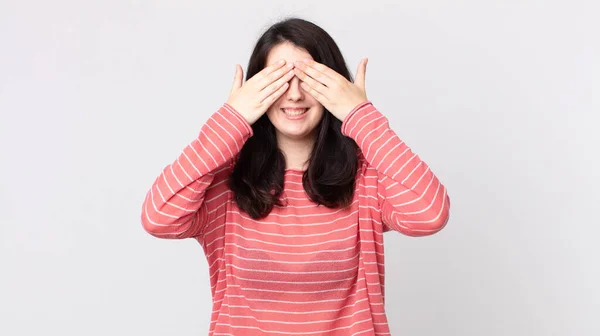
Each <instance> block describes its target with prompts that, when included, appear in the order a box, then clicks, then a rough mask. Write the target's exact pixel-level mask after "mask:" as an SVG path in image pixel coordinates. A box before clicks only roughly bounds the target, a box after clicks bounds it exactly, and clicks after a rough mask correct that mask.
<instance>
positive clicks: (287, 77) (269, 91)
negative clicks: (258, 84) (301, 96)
mask: <svg viewBox="0 0 600 336" xmlns="http://www.w3.org/2000/svg"><path fill="white" fill-rule="evenodd" d="M293 77H294V71H292V70H289V71H288V72H287V73H286V74H284V75H283V76H281V78H279V79H278V80H276V81H275V82H273V83H271V84H270V85H268V86H267V87H265V88H264V89H262V90H261V91H260V92H259V97H258V98H259V101H261V102H262V101H263V100H265V99H267V97H269V96H270V95H271V94H273V92H276V91H277V90H279V88H281V86H283V85H284V84H285V83H287V82H289V81H290V80H291V79H292V78H293Z"/></svg>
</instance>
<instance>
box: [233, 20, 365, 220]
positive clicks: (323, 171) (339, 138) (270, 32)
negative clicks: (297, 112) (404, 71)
mask: <svg viewBox="0 0 600 336" xmlns="http://www.w3.org/2000/svg"><path fill="white" fill-rule="evenodd" d="M284 42H290V43H292V44H294V45H295V46H297V47H300V48H303V49H304V50H306V51H307V52H308V53H309V54H310V55H311V56H312V58H313V59H314V60H315V61H316V62H319V63H322V64H325V65H327V66H328V67H330V68H331V69H333V70H335V71H336V72H338V73H339V74H341V75H342V76H344V77H345V78H346V79H348V80H349V81H352V75H351V74H350V71H349V70H348V67H347V66H346V63H345V61H344V57H343V56H342V53H341V51H340V49H339V48H338V46H337V44H336V43H335V41H334V40H333V38H332V37H331V36H330V35H329V34H328V33H327V32H325V30H323V29H322V28H321V27H319V26H317V25H315V24H314V23H312V22H309V21H306V20H303V19H299V18H288V19H285V20H283V21H280V22H277V23H275V24H274V25H272V26H271V27H269V28H268V29H267V30H266V31H265V32H264V33H263V34H262V36H261V37H260V38H259V39H258V41H257V43H256V46H255V47H254V50H253V52H252V55H251V56H250V61H249V63H248V70H247V73H246V80H248V79H250V78H251V77H252V76H254V75H255V74H256V73H258V72H259V71H260V70H262V69H263V68H264V67H265V64H266V60H267V56H268V54H269V52H270V51H271V49H272V48H273V47H275V46H277V45H279V44H281V43H284ZM341 126H342V122H341V121H340V120H339V119H337V118H336V117H335V116H333V115H332V114H331V113H330V112H329V111H328V110H327V109H325V108H324V113H323V117H322V119H321V121H320V122H319V124H318V126H317V135H316V141H315V144H314V147H313V149H312V152H311V155H310V158H309V161H308V168H307V170H306V171H305V172H304V174H303V177H302V184H303V186H304V189H305V190H306V193H307V194H308V196H309V197H310V199H311V200H312V201H314V202H316V203H317V204H323V205H324V206H326V207H329V208H336V207H345V206H348V205H349V204H350V203H351V202H352V199H353V195H354V187H355V179H356V173H357V169H358V156H357V153H358V146H357V144H356V142H355V141H354V140H353V139H351V138H349V137H346V136H344V135H343V134H342V132H341ZM252 130H253V133H254V134H253V136H252V137H250V138H249V139H248V140H247V141H246V142H245V144H244V146H243V147H242V149H241V151H240V153H239V156H238V157H237V159H236V162H235V166H234V168H233V171H232V174H231V176H230V178H229V187H230V189H231V190H232V192H233V194H234V200H235V202H236V203H237V205H238V207H239V208H240V209H241V210H243V211H245V212H247V213H248V214H249V215H250V217H252V218H254V219H260V218H263V217H265V216H267V215H268V214H269V213H270V212H271V210H272V209H273V206H274V205H275V204H277V205H279V206H282V205H283V204H282V203H281V200H280V196H281V193H282V191H283V182H284V174H285V167H286V162H285V157H284V155H283V152H281V150H280V149H279V147H278V145H277V138H276V135H275V127H274V126H273V124H272V123H271V121H270V120H269V118H268V117H267V115H266V114H264V115H262V116H261V117H260V119H258V120H257V121H256V122H255V123H254V124H253V125H252Z"/></svg>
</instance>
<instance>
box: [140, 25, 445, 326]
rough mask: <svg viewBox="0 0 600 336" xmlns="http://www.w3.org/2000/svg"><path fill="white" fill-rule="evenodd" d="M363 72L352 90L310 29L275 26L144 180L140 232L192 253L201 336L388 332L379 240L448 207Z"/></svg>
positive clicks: (437, 218)
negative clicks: (175, 153) (186, 241)
mask: <svg viewBox="0 0 600 336" xmlns="http://www.w3.org/2000/svg"><path fill="white" fill-rule="evenodd" d="M366 64H367V62H366V59H365V60H363V61H361V63H360V64H359V66H358V71H357V75H356V80H354V81H352V78H351V75H350V72H349V71H348V69H347V67H346V64H345V61H344V58H343V57H342V54H341V52H340V50H339V48H338V46H337V45H336V43H335V42H334V41H333V39H332V38H331V36H329V35H328V34H327V33H326V32H325V31H324V30H322V29H321V28H320V27H318V26H316V25H315V24H313V23H311V22H308V21H305V20H301V19H297V18H292V19H287V20H284V21H281V22H279V23H276V24H275V25H273V26H271V27H270V28H269V29H268V30H267V31H266V32H265V33H264V34H263V35H262V37H260V39H259V40H258V42H257V44H256V47H255V48H254V51H253V53H252V56H251V57H250V62H249V64H248V73H247V76H246V81H245V83H243V81H242V78H243V75H242V69H241V67H240V66H239V65H236V74H235V79H234V83H233V87H232V89H231V92H230V96H229V99H228V101H227V102H226V103H224V104H223V106H221V107H220V108H219V109H218V110H217V111H216V112H214V113H213V114H212V116H211V117H210V118H209V119H208V121H207V122H206V123H205V124H204V125H203V126H202V127H201V129H200V133H199V135H198V137H197V138H196V139H193V141H192V142H191V143H190V144H189V145H188V146H187V147H185V148H184V149H183V152H182V153H181V154H180V155H179V157H178V158H177V159H176V160H175V161H174V162H173V163H172V164H170V165H168V166H166V167H165V168H164V170H163V171H162V173H161V174H160V175H159V176H158V177H157V178H156V180H155V182H154V184H153V185H152V187H151V189H150V191H149V192H148V194H147V196H146V199H145V201H144V204H143V209H142V223H143V227H144V229H145V230H146V231H147V232H148V233H150V234H151V235H153V236H156V237H159V238H170V239H175V238H177V239H180V238H194V239H196V240H197V241H198V242H199V243H200V244H201V246H202V248H203V250H204V253H205V255H206V258H207V260H208V266H209V270H210V283H211V291H212V298H213V311H212V316H211V323H210V329H209V335H282V334H287V335H344V336H347V335H386V334H389V327H388V320H387V317H386V312H385V306H384V279H385V278H384V253H383V252H384V249H383V233H384V232H386V231H396V232H401V233H403V234H406V235H409V236H425V235H431V234H434V233H436V232H438V231H439V230H441V229H442V228H443V227H444V226H445V225H446V223H447V221H448V216H449V208H450V200H449V198H448V194H447V191H446V188H445V187H444V186H443V185H442V184H441V183H440V181H439V180H438V179H437V177H436V176H435V175H434V174H433V173H432V171H431V170H430V169H429V167H428V166H427V164H426V163H425V162H423V161H422V160H421V159H420V158H419V157H418V156H417V155H416V154H414V153H413V152H412V151H411V150H410V148H409V147H408V146H407V145H406V144H405V143H404V142H403V141H402V140H400V138H399V137H398V136H397V135H396V133H395V132H394V131H393V130H392V129H390V127H389V125H388V120H387V118H386V117H385V116H384V115H383V114H382V113H381V112H379V111H378V110H377V109H376V108H375V106H374V105H373V104H372V103H371V102H370V101H369V100H367V97H366V93H365V73H366ZM392 257H396V256H392ZM398 257H399V256H398Z"/></svg>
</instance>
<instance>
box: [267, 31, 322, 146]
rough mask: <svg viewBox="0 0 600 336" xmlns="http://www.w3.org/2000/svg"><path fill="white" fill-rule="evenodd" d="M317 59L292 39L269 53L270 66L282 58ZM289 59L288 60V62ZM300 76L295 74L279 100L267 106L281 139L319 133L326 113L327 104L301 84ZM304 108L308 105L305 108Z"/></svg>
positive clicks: (296, 138) (293, 59) (300, 138)
mask: <svg viewBox="0 0 600 336" xmlns="http://www.w3.org/2000/svg"><path fill="white" fill-rule="evenodd" d="M305 58H308V59H313V58H312V56H311V55H310V54H309V53H308V52H306V51H305V50H304V49H300V48H298V47H297V46H295V45H293V44H292V43H289V42H284V43H281V44H278V45H276V46H275V47H273V48H272V49H271V51H270V52H269V55H268V57H267V61H266V65H265V66H269V65H271V64H273V63H275V62H277V61H278V60H280V59H284V60H286V62H287V63H290V62H291V63H293V62H294V61H301V60H302V59H305ZM287 63H286V64H287ZM300 82H301V81H300V79H299V78H298V77H296V76H294V77H293V78H292V79H291V80H290V81H289V84H290V86H289V87H288V89H287V91H286V92H285V93H284V94H283V95H282V96H281V97H279V99H278V100H276V101H275V102H274V103H273V105H271V107H270V108H269V109H268V110H267V112H266V113H267V116H268V118H269V120H271V123H272V124H273V126H275V130H276V132H277V138H278V139H279V140H281V138H282V137H284V138H286V139H285V140H294V141H296V140H307V139H311V137H314V136H315V133H314V131H315V130H316V127H317V125H318V124H319V122H320V121H321V117H322V116H323V105H321V104H320V103H319V102H318V101H317V100H316V99H314V98H313V97H312V96H311V95H310V94H308V93H307V92H306V91H304V90H302V88H301V87H300ZM287 108H290V109H294V108H301V110H295V111H294V110H288V109H287ZM302 109H306V111H305V112H304V111H303V110H302Z"/></svg>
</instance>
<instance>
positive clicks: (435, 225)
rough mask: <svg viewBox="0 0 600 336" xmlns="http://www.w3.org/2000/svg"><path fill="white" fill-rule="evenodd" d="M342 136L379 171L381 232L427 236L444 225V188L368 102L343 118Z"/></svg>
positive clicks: (446, 200)
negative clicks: (356, 146) (353, 141)
mask: <svg viewBox="0 0 600 336" xmlns="http://www.w3.org/2000/svg"><path fill="white" fill-rule="evenodd" d="M342 133H343V134H344V135H346V136H349V137H351V138H352V139H354V140H355V141H356V143H357V144H358V145H359V147H360V149H361V151H362V153H363V155H364V156H365V159H366V160H367V162H368V163H369V165H371V166H372V167H375V169H376V170H377V172H378V187H377V188H378V194H379V204H380V210H381V212H382V220H383V222H384V224H385V225H386V226H387V228H385V227H384V231H389V229H392V230H395V231H399V232H402V233H404V234H406V235H408V236H426V235H431V234H434V233H436V232H438V231H440V230H441V229H442V228H443V227H444V226H445V225H446V223H447V222H448V218H449V213H450V198H449V196H448V193H447V190H446V188H445V187H444V186H443V185H442V183H441V182H440V181H439V180H438V178H437V177H436V176H435V175H434V174H433V172H432V171H431V169H429V166H427V164H426V163H425V162H423V161H422V160H421V159H420V158H419V156H418V155H416V154H414V153H413V152H412V151H411V150H410V148H409V147H408V146H407V145H406V144H405V143H404V142H403V141H402V140H400V138H398V135H396V133H395V132H394V131H393V130H392V129H390V127H389V123H388V120H387V118H386V117H385V116H384V115H383V114H381V113H380V112H379V111H378V110H377V109H376V108H375V107H374V106H373V104H372V103H371V102H369V101H367V102H364V103H362V104H359V105H358V106H356V107H355V108H354V109H353V110H352V111H351V112H350V113H349V114H348V115H347V117H346V118H345V119H344V122H343V124H342Z"/></svg>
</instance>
